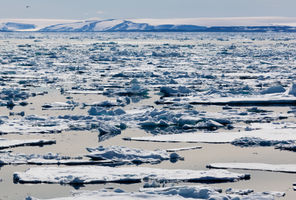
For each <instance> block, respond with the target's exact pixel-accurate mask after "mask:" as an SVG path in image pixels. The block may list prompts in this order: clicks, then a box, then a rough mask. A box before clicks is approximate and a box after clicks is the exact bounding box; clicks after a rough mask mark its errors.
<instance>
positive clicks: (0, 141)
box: [0, 138, 56, 149]
mask: <svg viewBox="0 0 296 200" xmlns="http://www.w3.org/2000/svg"><path fill="white" fill-rule="evenodd" d="M55 143H56V141H55V140H44V139H31V140H29V139H28V140H9V139H4V138H0V149H6V148H12V147H19V146H43V145H47V144H55Z"/></svg>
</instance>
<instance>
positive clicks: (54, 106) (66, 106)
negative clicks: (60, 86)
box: [42, 101, 79, 110]
mask: <svg viewBox="0 0 296 200" xmlns="http://www.w3.org/2000/svg"><path fill="white" fill-rule="evenodd" d="M78 105H79V103H77V102H74V101H67V102H54V103H46V104H44V105H42V109H44V110H71V109H74V108H75V107H76V106H78Z"/></svg>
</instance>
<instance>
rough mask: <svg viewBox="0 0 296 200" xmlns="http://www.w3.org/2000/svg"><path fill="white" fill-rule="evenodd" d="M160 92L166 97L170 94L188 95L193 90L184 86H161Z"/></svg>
mask: <svg viewBox="0 0 296 200" xmlns="http://www.w3.org/2000/svg"><path fill="white" fill-rule="evenodd" d="M160 92H161V93H163V94H164V96H166V97H170V96H182V95H188V94H190V93H192V92H193V91H192V90H190V89H188V88H186V87H184V86H179V87H178V88H177V89H174V88H172V87H168V86H163V87H161V88H160Z"/></svg>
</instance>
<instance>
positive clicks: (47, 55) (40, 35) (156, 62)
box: [0, 20, 296, 200]
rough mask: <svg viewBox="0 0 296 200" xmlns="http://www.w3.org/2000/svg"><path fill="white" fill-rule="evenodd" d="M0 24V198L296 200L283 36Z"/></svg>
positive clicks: (134, 25) (292, 85) (123, 24)
mask: <svg viewBox="0 0 296 200" xmlns="http://www.w3.org/2000/svg"><path fill="white" fill-rule="evenodd" d="M1 23H2V24H1V25H0V27H1V30H2V31H3V32H1V33H0V67H1V70H0V136H1V137H0V199H1V200H2V199H5V200H6V199H9V200H10V199H12V200H14V199H24V200H25V199H27V200H37V199H38V200H39V199H57V200H59V199H60V200H62V199H65V200H70V199H74V200H76V199H77V200H78V199H79V200H86V199H87V200H88V199H135V200H138V199H139V200H142V199H159V200H162V199H180V200H181V199H211V200H220V199H225V200H226V199H232V200H247V199H249V200H255V199H256V200H257V199H264V200H265V199H268V200H270V199H288V200H294V199H296V191H295V190H296V183H295V182H296V167H295V165H296V163H295V152H296V151H295V149H296V148H295V146H296V120H295V116H296V107H295V106H296V35H295V34H294V33H292V32H291V30H294V29H293V28H291V27H292V26H284V25H283V26H274V27H269V28H268V31H267V30H266V31H265V29H260V31H258V32H257V31H256V33H254V32H253V31H251V32H252V33H251V32H248V33H247V32H240V31H238V32H240V33H238V32H232V33H229V32H228V33H224V32H220V31H214V29H211V27H214V26H215V25H213V26H210V27H209V26H206V25H204V24H201V25H200V26H198V25H197V24H193V25H186V26H183V25H182V24H184V23H183V22H182V23H181V22H179V23H176V24H175V25H163V24H169V23H165V22H161V23H158V24H156V23H152V22H151V23H150V22H149V23H148V22H147V23H146V22H144V20H142V21H141V20H137V21H129V20H90V21H67V22H62V21H55V23H51V24H49V23H48V24H44V22H42V23H43V25H42V26H41V25H40V24H38V23H35V22H34V21H28V22H27V23H25V22H22V23H21V24H18V23H20V22H15V21H13V22H11V23H8V22H1ZM40 23H41V22H40ZM187 24H188V23H187ZM189 24H190V23H189ZM247 26H248V25H247V24H244V26H240V28H239V29H242V28H243V27H244V28H246V27H247ZM258 26H259V25H258ZM258 26H257V28H258ZM279 27H282V28H283V29H282V30H279V29H277V28H279ZM284 27H285V28H284ZM228 28H229V27H228ZM265 28H267V27H265ZM207 29H209V30H210V29H211V30H213V31H209V30H207ZM288 29H289V30H288ZM205 30H207V31H205ZM250 30H251V29H248V31H250ZM263 30H264V31H263ZM181 31H187V32H181ZM190 31H192V32H190ZM279 31H281V32H279ZM193 143H194V144H193Z"/></svg>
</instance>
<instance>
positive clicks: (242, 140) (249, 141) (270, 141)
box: [124, 128, 296, 146]
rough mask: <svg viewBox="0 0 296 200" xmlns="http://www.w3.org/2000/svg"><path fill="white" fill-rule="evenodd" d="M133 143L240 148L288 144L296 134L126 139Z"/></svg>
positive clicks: (200, 134) (272, 132) (275, 132)
mask: <svg viewBox="0 0 296 200" xmlns="http://www.w3.org/2000/svg"><path fill="white" fill-rule="evenodd" d="M124 139H125V140H133V141H150V142H189V143H233V144H234V145H240V146H253V145H262V146H270V145H276V144H280V143H283V144H287V143H289V142H291V141H295V140H296V134H295V133H293V131H291V129H289V128H282V129H277V128H263V129H260V130H252V131H239V132H218V133H217V132H212V133H205V132H197V133H183V134H169V135H157V136H146V137H132V138H124Z"/></svg>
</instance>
